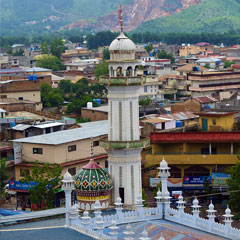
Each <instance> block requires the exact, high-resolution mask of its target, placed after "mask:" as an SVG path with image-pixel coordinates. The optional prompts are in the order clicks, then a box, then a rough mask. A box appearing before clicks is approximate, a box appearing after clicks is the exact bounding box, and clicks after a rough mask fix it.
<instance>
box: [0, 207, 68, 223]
mask: <svg viewBox="0 0 240 240" xmlns="http://www.w3.org/2000/svg"><path fill="white" fill-rule="evenodd" d="M64 213H66V208H54V209H49V210H43V211H37V212H29V213H22V214H18V215H11V216H1V217H0V223H8V222H16V221H21V220H28V219H34V218H43V217H49V216H54V215H59V214H64Z"/></svg>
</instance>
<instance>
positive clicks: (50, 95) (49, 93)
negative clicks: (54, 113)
mask: <svg viewBox="0 0 240 240" xmlns="http://www.w3.org/2000/svg"><path fill="white" fill-rule="evenodd" d="M41 101H42V103H43V106H44V107H60V106H61V105H62V103H63V102H64V98H63V94H62V93H61V91H59V89H52V88H51V86H49V84H47V83H43V84H42V85H41Z"/></svg>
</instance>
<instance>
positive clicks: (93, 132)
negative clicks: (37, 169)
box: [12, 121, 108, 181]
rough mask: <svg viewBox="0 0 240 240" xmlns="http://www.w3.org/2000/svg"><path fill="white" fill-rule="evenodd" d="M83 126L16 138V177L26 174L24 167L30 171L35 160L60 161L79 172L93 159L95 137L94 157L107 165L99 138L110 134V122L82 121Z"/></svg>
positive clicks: (58, 162)
mask: <svg viewBox="0 0 240 240" xmlns="http://www.w3.org/2000/svg"><path fill="white" fill-rule="evenodd" d="M81 126H82V127H81V128H76V129H72V130H64V131H58V132H54V133H49V134H44V135H39V136H33V137H27V138H20V139H16V140H12V142H13V147H14V161H15V162H14V164H13V167H14V169H15V170H14V178H15V180H17V181H18V180H19V179H20V178H21V177H23V174H22V172H23V170H27V172H28V173H29V174H30V173H31V169H32V167H33V163H34V161H38V162H39V163H50V164H51V163H52V164H53V163H57V164H60V166H62V167H63V173H64V172H66V170H68V171H69V172H70V173H71V174H72V175H75V173H76V171H77V170H79V169H80V168H81V167H82V166H84V165H85V164H86V163H87V162H88V161H89V156H90V148H89V146H90V143H91V141H92V140H91V138H93V146H94V153H95V155H94V159H95V161H96V162H97V163H99V164H100V165H101V166H102V167H103V168H107V167H108V165H107V161H106V160H107V155H106V151H105V150H104V148H102V147H101V146H99V140H100V139H101V138H102V137H106V135H107V131H108V125H107V121H98V122H92V123H85V124H81Z"/></svg>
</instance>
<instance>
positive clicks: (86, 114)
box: [81, 108, 108, 122]
mask: <svg viewBox="0 0 240 240" xmlns="http://www.w3.org/2000/svg"><path fill="white" fill-rule="evenodd" d="M81 116H82V118H84V119H86V118H89V119H90V120H91V122H92V121H101V120H107V119H108V113H107V112H101V111H96V110H93V109H84V108H82V111H81Z"/></svg>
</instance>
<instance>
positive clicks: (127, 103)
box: [100, 29, 148, 205]
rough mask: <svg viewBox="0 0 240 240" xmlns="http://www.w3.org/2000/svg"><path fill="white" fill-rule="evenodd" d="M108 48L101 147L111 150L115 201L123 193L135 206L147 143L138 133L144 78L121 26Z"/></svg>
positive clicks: (133, 49)
mask: <svg viewBox="0 0 240 240" xmlns="http://www.w3.org/2000/svg"><path fill="white" fill-rule="evenodd" d="M109 51H110V60H109V76H102V77H101V78H100V83H102V84H104V85H106V86H107V88H108V104H109V115H108V120H109V130H108V139H105V140H102V141H101V146H103V147H104V148H105V149H106V150H107V152H108V162H109V170H110V174H111V176H112V178H113V201H114V202H116V201H117V198H118V197H119V196H120V197H121V199H122V200H123V202H124V203H125V204H127V205H133V204H135V203H136V200H137V196H138V195H139V194H141V193H142V177H141V150H142V148H143V147H145V146H147V145H148V139H144V140H141V139H140V136H139V109H138V108H139V106H138V100H139V94H140V89H141V87H142V84H143V82H144V78H143V77H141V76H137V69H138V66H139V65H140V63H139V62H138V61H137V60H136V59H135V52H136V46H135V44H134V43H133V42H132V41H131V40H130V39H128V38H127V37H126V36H125V35H124V33H123V30H122V29H121V33H120V35H119V36H118V37H117V38H116V39H115V40H114V41H113V42H112V43H111V45H110V47H109Z"/></svg>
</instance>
